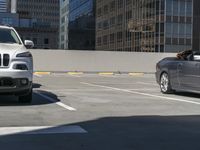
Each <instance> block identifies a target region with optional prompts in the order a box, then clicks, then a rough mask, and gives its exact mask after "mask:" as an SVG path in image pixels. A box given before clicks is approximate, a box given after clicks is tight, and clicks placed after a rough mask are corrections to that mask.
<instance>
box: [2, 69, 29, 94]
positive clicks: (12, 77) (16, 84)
mask: <svg viewBox="0 0 200 150" xmlns="http://www.w3.org/2000/svg"><path fill="white" fill-rule="evenodd" d="M32 78H33V73H32V72H31V71H27V70H26V71H21V70H9V69H0V94H14V95H26V94H27V93H29V92H30V91H31V89H32Z"/></svg>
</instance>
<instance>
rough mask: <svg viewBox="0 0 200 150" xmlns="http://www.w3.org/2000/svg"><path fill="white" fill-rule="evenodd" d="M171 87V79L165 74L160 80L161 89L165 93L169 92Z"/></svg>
mask: <svg viewBox="0 0 200 150" xmlns="http://www.w3.org/2000/svg"><path fill="white" fill-rule="evenodd" d="M168 86H169V77H168V75H167V74H166V73H163V74H162V76H161V79H160V88H161V90H162V91H163V92H167V90H168Z"/></svg>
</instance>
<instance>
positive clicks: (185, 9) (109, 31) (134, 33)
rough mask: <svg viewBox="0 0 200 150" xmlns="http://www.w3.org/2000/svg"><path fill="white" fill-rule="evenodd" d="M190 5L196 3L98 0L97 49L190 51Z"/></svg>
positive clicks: (158, 0)
mask: <svg viewBox="0 0 200 150" xmlns="http://www.w3.org/2000/svg"><path fill="white" fill-rule="evenodd" d="M193 1H198V0H97V1H96V2H97V4H96V6H97V8H96V12H97V15H96V49H97V50H111V51H136V52H177V51H182V50H186V49H192V37H193V4H194V2H193Z"/></svg>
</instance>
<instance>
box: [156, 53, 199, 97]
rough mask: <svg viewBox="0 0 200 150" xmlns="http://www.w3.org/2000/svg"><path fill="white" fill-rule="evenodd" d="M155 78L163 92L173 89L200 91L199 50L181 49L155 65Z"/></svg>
mask: <svg viewBox="0 0 200 150" xmlns="http://www.w3.org/2000/svg"><path fill="white" fill-rule="evenodd" d="M156 80H157V82H158V84H159V85H160V89H161V92H162V93H164V94H168V93H173V92H175V91H188V92H198V93H199V92H200V51H191V50H187V51H183V52H181V53H178V54H177V57H169V58H164V59H163V60H161V61H159V62H158V63H157V65H156Z"/></svg>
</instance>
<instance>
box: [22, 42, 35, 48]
mask: <svg viewBox="0 0 200 150" xmlns="http://www.w3.org/2000/svg"><path fill="white" fill-rule="evenodd" d="M24 45H25V46H26V48H33V47H34V43H33V41H31V40H25V41H24Z"/></svg>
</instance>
